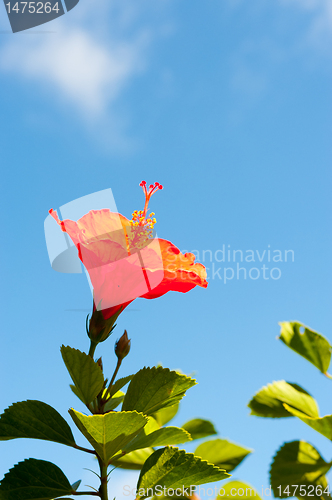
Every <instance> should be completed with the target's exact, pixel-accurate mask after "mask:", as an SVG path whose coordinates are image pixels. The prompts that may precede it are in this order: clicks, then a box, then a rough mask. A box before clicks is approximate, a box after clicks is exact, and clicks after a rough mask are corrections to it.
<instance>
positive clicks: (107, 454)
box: [69, 409, 147, 463]
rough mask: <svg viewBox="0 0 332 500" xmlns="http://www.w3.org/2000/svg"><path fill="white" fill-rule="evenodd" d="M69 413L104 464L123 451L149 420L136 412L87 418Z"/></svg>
mask: <svg viewBox="0 0 332 500" xmlns="http://www.w3.org/2000/svg"><path fill="white" fill-rule="evenodd" d="M69 413H70V415H71V417H72V419H73V420H74V422H75V424H76V425H77V427H78V428H79V430H80V431H81V432H82V434H83V435H84V436H85V437H86V438H87V440H88V441H89V443H90V444H91V445H92V447H93V448H94V450H95V451H96V452H97V453H98V455H99V456H100V457H101V459H102V460H103V462H104V463H106V462H109V460H110V459H111V458H112V457H113V456H114V455H115V454H116V453H117V452H118V451H120V450H122V449H123V448H124V447H125V446H126V444H127V443H129V442H130V441H131V440H132V439H133V438H134V437H135V436H136V435H137V434H138V433H139V432H140V431H141V430H142V429H143V427H144V426H145V424H146V423H147V418H146V417H145V416H144V415H142V414H141V413H137V412H136V411H131V412H111V413H106V414H105V415H90V416H87V415H83V413H79V412H78V411H76V410H73V409H71V410H69Z"/></svg>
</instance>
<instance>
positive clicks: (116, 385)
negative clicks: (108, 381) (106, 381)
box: [109, 375, 134, 397]
mask: <svg viewBox="0 0 332 500" xmlns="http://www.w3.org/2000/svg"><path fill="white" fill-rule="evenodd" d="M133 376H134V375H128V376H127V377H123V378H119V379H118V380H117V381H116V382H114V384H113V385H112V388H111V390H110V392H109V395H110V397H112V396H114V394H115V393H116V392H118V391H119V390H120V389H122V387H124V386H125V385H126V384H128V382H130V381H131V379H132V378H133Z"/></svg>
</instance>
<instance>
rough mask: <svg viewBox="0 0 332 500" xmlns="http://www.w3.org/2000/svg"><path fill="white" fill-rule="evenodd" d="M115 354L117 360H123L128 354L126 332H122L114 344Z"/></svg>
mask: <svg viewBox="0 0 332 500" xmlns="http://www.w3.org/2000/svg"><path fill="white" fill-rule="evenodd" d="M114 350H115V354H116V355H117V357H118V358H119V359H123V358H125V357H126V356H127V354H129V351H130V339H128V334H127V330H125V331H124V334H123V335H122V337H120V338H119V340H118V341H117V342H116V343H115V349H114Z"/></svg>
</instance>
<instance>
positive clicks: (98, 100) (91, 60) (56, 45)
mask: <svg viewBox="0 0 332 500" xmlns="http://www.w3.org/2000/svg"><path fill="white" fill-rule="evenodd" d="M147 41H148V40H147V37H146V36H143V35H140V36H138V37H137V38H136V39H135V40H133V41H128V40H110V41H109V43H107V44H102V43H100V42H98V41H97V39H96V37H94V36H93V34H92V33H89V32H88V31H86V30H84V29H82V28H79V27H70V28H68V26H67V27H66V26H65V25H64V26H61V27H60V31H59V30H58V31H57V32H55V33H47V34H46V33H45V35H44V36H41V35H35V36H29V37H28V36H23V35H21V36H20V35H16V37H15V38H14V39H11V40H10V42H8V43H7V44H6V45H5V46H4V47H3V48H2V50H1V52H0V69H1V70H2V71H4V72H6V73H12V74H16V75H17V76H19V77H23V78H24V79H27V80H29V81H31V82H38V83H39V84H40V85H41V86H42V87H43V88H44V89H45V88H47V87H49V86H50V87H51V89H52V90H53V93H52V95H53V97H54V95H56V94H54V90H55V91H56V92H58V93H59V94H60V95H61V96H62V97H63V98H64V99H65V100H68V101H70V103H71V104H74V105H75V106H76V107H77V108H78V109H79V110H80V111H81V112H82V113H83V114H85V115H88V116H89V117H97V116H101V115H102V114H103V113H104V111H105V110H106V109H107V108H108V106H109V104H111V103H112V102H113V101H114V99H116V98H117V97H118V96H119V94H120V92H121V91H122V90H123V89H124V88H125V86H126V85H127V83H128V82H129V81H130V79H131V78H132V77H133V76H134V75H135V74H137V73H138V72H139V71H140V70H142V68H143V67H144V64H143V61H144V55H143V54H144V49H145V46H146V44H147Z"/></svg>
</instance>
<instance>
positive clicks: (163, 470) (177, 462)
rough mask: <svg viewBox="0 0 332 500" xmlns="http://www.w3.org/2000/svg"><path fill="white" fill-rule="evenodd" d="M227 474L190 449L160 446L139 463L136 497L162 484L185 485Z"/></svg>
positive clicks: (188, 485)
mask: <svg viewBox="0 0 332 500" xmlns="http://www.w3.org/2000/svg"><path fill="white" fill-rule="evenodd" d="M227 477H229V474H227V472H225V471H224V470H222V469H219V467H215V466H214V465H212V464H209V463H208V462H206V461H204V460H202V459H201V458H200V457H196V456H195V455H194V454H193V453H186V452H185V451H184V450H179V449H178V448H172V447H166V448H161V449H160V450H157V451H155V452H154V453H153V454H152V455H150V457H149V458H148V459H147V461H146V462H145V464H144V465H143V468H142V470H141V473H140V476H139V479H138V483H137V490H138V498H148V497H150V496H154V495H155V494H156V493H158V490H159V488H160V489H161V491H163V489H164V488H166V489H168V490H169V489H170V488H172V489H174V490H176V489H179V488H180V489H182V488H189V487H190V486H193V485H199V484H204V483H209V482H212V481H220V480H221V479H226V478H227Z"/></svg>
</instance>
